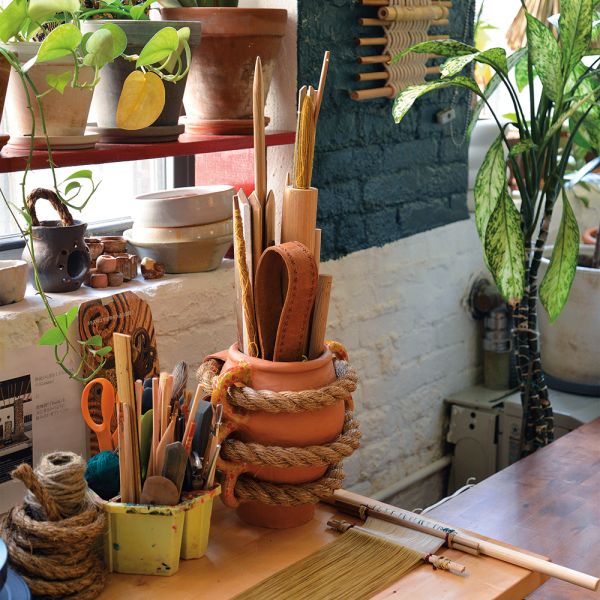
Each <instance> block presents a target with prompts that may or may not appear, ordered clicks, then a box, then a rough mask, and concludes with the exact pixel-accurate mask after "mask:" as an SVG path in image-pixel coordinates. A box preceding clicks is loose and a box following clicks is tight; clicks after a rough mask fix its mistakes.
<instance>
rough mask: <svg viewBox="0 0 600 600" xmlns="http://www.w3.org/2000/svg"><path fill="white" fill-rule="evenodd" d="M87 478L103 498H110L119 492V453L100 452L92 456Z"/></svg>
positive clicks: (90, 485)
mask: <svg viewBox="0 0 600 600" xmlns="http://www.w3.org/2000/svg"><path fill="white" fill-rule="evenodd" d="M85 480H86V481H87V484H88V486H89V487H90V489H92V490H94V492H96V494H98V496H100V498H102V499H103V500H110V499H111V498H114V497H115V496H116V495H117V494H118V493H119V483H120V481H119V455H118V454H116V453H115V452H109V451H105V452H100V454H96V456H92V458H90V460H89V461H88V464H87V468H86V470H85Z"/></svg>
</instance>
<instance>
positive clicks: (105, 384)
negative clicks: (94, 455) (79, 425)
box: [81, 377, 115, 452]
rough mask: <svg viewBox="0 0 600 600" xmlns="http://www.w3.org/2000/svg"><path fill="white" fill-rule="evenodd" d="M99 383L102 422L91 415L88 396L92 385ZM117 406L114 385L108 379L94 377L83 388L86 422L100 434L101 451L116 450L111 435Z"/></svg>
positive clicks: (82, 397) (82, 399)
mask: <svg viewBox="0 0 600 600" xmlns="http://www.w3.org/2000/svg"><path fill="white" fill-rule="evenodd" d="M96 384H99V385H101V386H102V393H101V399H100V412H101V414H102V422H101V423H96V421H94V419H92V417H91V415H90V407H89V401H88V397H89V394H90V390H91V389H92V386H94V385H96ZM114 408H115V391H114V389H113V386H112V384H111V382H110V381H108V379H104V378H102V377H99V378H98V379H92V381H90V382H89V383H88V384H87V385H86V386H85V389H84V390H83V395H82V396H81V412H82V413H83V418H84V419H85V422H86V423H87V424H88V425H89V426H90V429H91V430H92V431H94V432H95V433H96V435H97V436H98V445H99V448H100V452H104V451H106V450H108V451H111V450H114V447H113V441H112V437H111V435H110V421H111V419H112V415H113V411H114Z"/></svg>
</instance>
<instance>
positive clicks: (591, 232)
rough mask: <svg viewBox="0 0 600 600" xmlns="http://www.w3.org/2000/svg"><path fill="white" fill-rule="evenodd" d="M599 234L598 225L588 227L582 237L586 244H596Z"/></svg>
mask: <svg viewBox="0 0 600 600" xmlns="http://www.w3.org/2000/svg"><path fill="white" fill-rule="evenodd" d="M597 235H598V227H588V228H587V229H584V230H583V233H582V234H581V239H582V241H583V243H584V244H590V245H591V246H594V245H595V244H596V236H597Z"/></svg>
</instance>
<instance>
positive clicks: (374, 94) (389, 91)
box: [350, 85, 394, 100]
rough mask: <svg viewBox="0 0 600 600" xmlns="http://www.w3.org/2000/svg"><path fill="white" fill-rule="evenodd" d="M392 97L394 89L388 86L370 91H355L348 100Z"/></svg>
mask: <svg viewBox="0 0 600 600" xmlns="http://www.w3.org/2000/svg"><path fill="white" fill-rule="evenodd" d="M393 95H394V88H393V87H390V86H389V85H388V86H385V87H381V88H372V89H370V90H356V91H354V92H352V93H351V94H350V98H352V100H370V99H371V98H391V97H392V96H393Z"/></svg>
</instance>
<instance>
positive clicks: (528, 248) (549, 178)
mask: <svg viewBox="0 0 600 600" xmlns="http://www.w3.org/2000/svg"><path fill="white" fill-rule="evenodd" d="M522 3H523V2H522ZM596 3H597V0H561V13H560V15H559V17H558V20H556V19H554V22H555V24H556V25H557V27H556V29H557V31H558V34H557V36H555V34H554V33H553V32H552V30H551V29H550V28H549V27H547V26H545V25H543V24H542V23H541V22H540V21H538V20H537V19H536V18H535V17H533V16H532V15H530V14H529V13H528V12H527V10H526V8H525V5H524V3H523V8H524V10H525V14H526V18H527V45H526V47H525V48H523V49H521V50H519V51H517V52H515V53H514V54H512V55H511V56H509V57H508V58H507V57H506V54H505V51H504V50H503V49H501V48H492V49H490V50H484V51H481V52H480V51H478V50H477V49H476V48H473V47H471V46H468V45H466V44H463V43H460V42H457V41H454V40H445V41H428V42H423V43H421V44H418V45H416V46H413V47H412V48H410V49H409V50H406V51H405V52H403V53H402V54H399V55H398V56H397V57H395V58H394V59H393V60H397V59H398V58H400V57H401V56H403V55H404V54H406V53H407V52H427V53H433V54H437V55H440V56H444V57H446V58H447V60H446V61H445V62H444V64H443V65H442V67H441V79H438V80H435V81H427V82H425V83H422V84H419V85H415V86H411V87H408V88H407V89H405V90H404V91H403V92H401V93H400V94H399V95H398V96H397V98H396V100H395V102H394V107H393V115H394V119H395V120H396V122H399V121H400V120H401V119H402V117H403V116H404V115H405V114H406V113H407V112H408V110H409V109H410V108H411V106H412V105H413V103H414V101H415V100H416V99H417V98H418V97H419V96H421V95H423V94H425V93H427V92H430V91H432V90H435V89H437V88H440V87H442V86H447V85H455V86H459V87H463V88H467V89H469V90H471V91H472V92H473V93H475V94H477V96H479V97H480V100H479V103H478V105H477V108H476V109H475V113H474V115H473V119H472V122H471V125H470V129H472V127H473V125H474V123H475V121H476V120H477V117H478V115H479V112H480V111H481V109H482V107H483V105H484V104H486V105H487V106H488V109H489V111H490V113H491V115H492V116H493V118H494V119H495V120H496V123H497V124H498V129H499V135H498V138H497V139H496V141H495V142H494V143H493V144H492V146H491V147H490V149H489V151H488V152H487V155H486V157H485V160H484V162H483V165H482V166H481V169H480V170H479V173H478V175H477V179H476V183H475V216H476V224H477V229H478V231H479V236H480V238H481V241H482V244H483V249H484V255H485V260H486V263H487V265H488V267H489V269H490V271H491V273H492V275H493V277H494V281H495V283H496V285H497V287H498V289H499V290H500V292H501V293H502V295H503V296H504V297H505V298H506V300H507V301H508V302H509V303H510V305H511V306H512V307H513V310H514V320H515V329H514V342H515V344H514V346H515V354H516V358H517V373H518V377H519V384H520V391H521V400H522V404H523V434H522V440H523V443H522V445H521V455H522V456H525V455H527V454H530V453H532V452H534V451H535V450H536V449H537V448H539V447H541V446H545V445H546V444H547V443H549V442H551V441H552V439H553V417H552V408H551V405H550V401H549V399H548V390H547V387H546V384H545V382H544V375H543V372H542V369H541V364H540V352H539V340H538V326H537V312H536V300H537V297H538V293H539V298H540V300H541V302H542V304H543V306H544V307H545V308H546V310H547V311H548V313H549V315H550V321H551V322H553V321H554V320H555V319H556V318H557V317H558V315H559V314H560V312H561V311H562V309H563V307H564V305H565V303H566V301H567V298H568V296H569V291H570V289H571V284H572V283H573V278H574V277H575V269H576V266H577V259H578V252H579V229H578V226H577V221H576V220H575V216H574V214H573V211H572V209H571V206H570V205H569V200H568V198H567V195H566V193H565V179H564V176H565V171H566V169H567V164H568V160H569V156H570V153H571V149H572V146H573V142H574V140H575V139H576V135H577V134H578V132H579V133H585V135H586V136H587V137H588V139H589V138H591V139H592V140H595V142H596V144H595V145H596V147H600V113H599V111H598V103H597V100H598V96H599V95H600V87H599V83H598V81H597V80H596V76H597V74H598V72H599V69H598V65H599V64H600V57H598V58H596V57H595V56H594V55H600V51H599V50H596V49H591V48H590V43H591V41H592V40H593V39H595V37H596V36H597V35H598V23H599V22H600V19H599V17H598V15H597V14H596V12H595V10H594V7H595V5H596ZM586 56H591V57H592V58H591V59H588V60H586V63H588V64H584V62H583V61H582V59H583V58H584V57H586ZM472 61H478V62H480V63H484V64H487V65H489V66H490V67H491V68H492V69H493V70H494V72H495V75H494V77H493V78H492V79H491V81H490V83H489V84H488V85H487V87H486V89H485V91H483V92H482V91H481V90H480V89H479V87H478V85H477V83H476V82H475V80H474V79H472V78H470V77H465V76H464V75H461V74H460V72H461V71H462V69H463V68H464V67H465V66H466V65H468V64H469V63H471V62H472ZM512 69H514V70H515V80H516V83H517V87H518V89H519V91H523V90H524V89H525V88H526V87H527V86H528V87H529V99H530V108H529V114H527V115H526V114H525V111H524V110H523V107H522V106H521V103H520V101H519V98H518V94H517V91H516V89H515V87H514V86H513V84H512V83H511V81H510V80H509V77H508V74H509V71H511V70H512ZM537 78H539V81H540V82H541V89H540V87H539V86H540V84H539V83H538V82H537V81H536V83H535V85H536V86H538V87H536V91H538V90H539V91H540V92H541V93H540V94H537V95H536V94H534V80H536V79H537ZM500 85H504V86H505V87H506V89H507V90H508V93H509V95H510V98H511V100H512V102H513V104H514V114H515V117H514V118H515V121H514V125H515V126H516V128H517V129H518V131H519V135H520V141H519V142H518V143H517V144H515V145H513V146H511V145H509V143H508V140H507V137H506V126H505V125H502V124H501V123H500V121H499V120H498V117H497V116H496V114H495V113H494V111H493V110H492V108H491V107H490V106H489V104H488V98H489V97H490V96H491V94H492V93H493V92H494V91H495V90H496V89H497V88H498V87H499V86H500ZM536 96H537V97H536ZM565 128H567V129H568V131H569V137H568V139H567V142H566V146H565V147H564V148H563V149H562V150H560V146H561V144H560V142H561V140H560V137H561V131H562V130H563V129H565ZM509 165H510V166H511V167H512V169H511V170H512V173H513V174H514V176H515V179H516V182H517V185H518V188H519V191H520V193H521V199H522V203H521V208H520V211H519V210H517V208H516V206H515V204H514V202H513V201H512V199H511V196H510V193H509V189H508V182H507V167H508V166H509ZM561 194H562V199H563V209H562V215H559V218H560V219H561V221H560V227H559V230H558V235H557V239H556V243H555V246H554V250H553V253H552V257H551V259H550V265H549V267H548V269H547V272H546V275H545V277H544V279H543V281H542V282H541V284H540V286H539V289H538V285H537V275H538V269H539V265H540V260H541V257H542V250H543V248H544V245H545V242H546V238H547V234H548V228H549V225H550V219H551V218H552V211H553V208H554V204H555V201H556V199H557V198H558V197H559V195H561Z"/></svg>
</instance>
